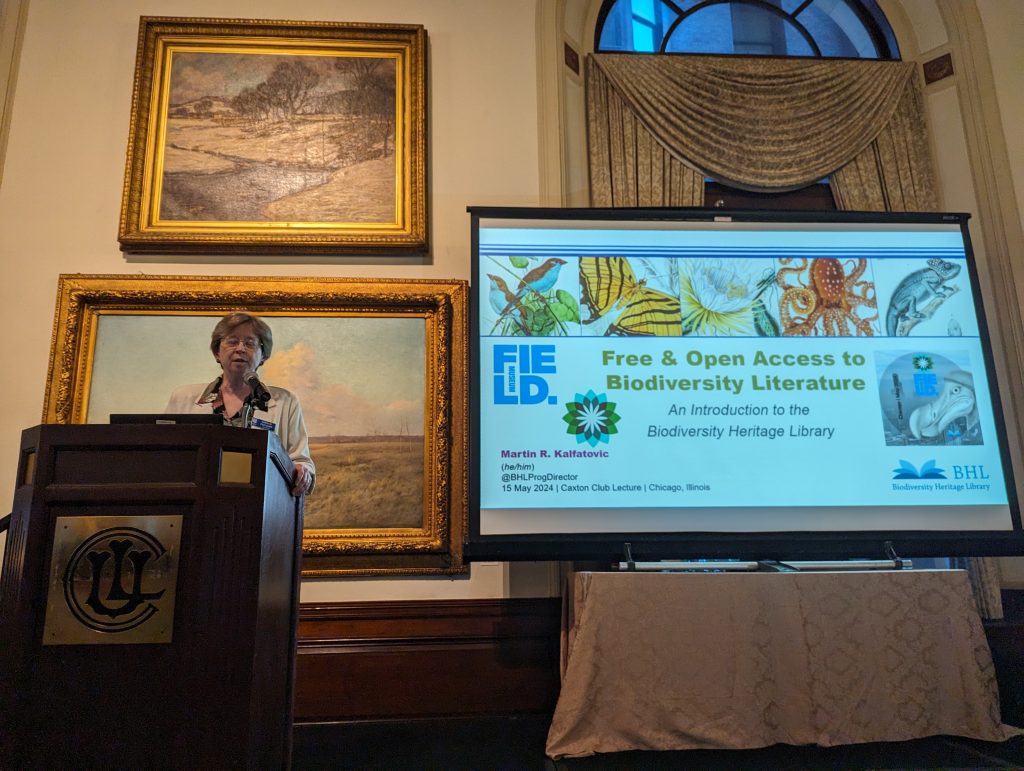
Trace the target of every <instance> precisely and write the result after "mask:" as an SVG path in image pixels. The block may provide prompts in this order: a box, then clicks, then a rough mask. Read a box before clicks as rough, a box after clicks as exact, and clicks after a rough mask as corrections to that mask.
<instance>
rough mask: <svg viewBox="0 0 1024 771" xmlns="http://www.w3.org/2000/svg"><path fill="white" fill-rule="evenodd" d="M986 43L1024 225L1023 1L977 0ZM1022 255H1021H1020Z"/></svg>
mask: <svg viewBox="0 0 1024 771" xmlns="http://www.w3.org/2000/svg"><path fill="white" fill-rule="evenodd" d="M976 2H977V4H978V11H979V12H980V13H981V20H982V23H983V24H984V25H985V39H986V42H987V43H988V53H989V59H990V61H991V62H992V76H993V80H994V81H995V88H996V97H997V98H998V100H999V113H1000V117H1001V118H1002V125H1003V135H1004V137H1005V140H1006V150H1007V153H1008V154H1009V156H1010V172H1011V174H1012V175H1013V188H1014V192H1015V194H1016V196H1017V212H1018V214H1019V215H1020V221H1021V225H1022V227H1024V130H1022V127H1024V83H1022V82H1021V81H1022V80H1024V2H1021V0H976ZM1021 257H1024V255H1021Z"/></svg>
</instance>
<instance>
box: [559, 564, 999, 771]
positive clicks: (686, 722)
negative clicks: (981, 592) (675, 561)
mask: <svg viewBox="0 0 1024 771" xmlns="http://www.w3.org/2000/svg"><path fill="white" fill-rule="evenodd" d="M568 591H569V593H570V596H568V597H566V618H565V625H564V629H563V645H562V688H561V693H560V696H559V699H558V704H557V707H556V709H555V713H554V717H553V720H552V724H551V729H550V733H549V735H548V742H547V753H548V755H549V756H551V757H554V758H558V757H579V756H585V755H590V754H593V753H596V752H615V751H624V750H635V749H641V750H642V749H665V750H669V749H698V748H715V749H721V748H735V749H743V748H753V747H764V746H768V745H771V744H776V743H786V744H793V745H801V744H817V745H821V746H833V745H839V744H851V743H858V742H877V741H900V740H905V739H914V738H920V737H924V736H931V735H942V734H944V735H957V736H966V737H972V738H976V739H983V740H988V741H1003V740H1005V739H1007V738H1010V737H1011V736H1014V735H1016V734H1017V733H1019V731H1018V730H1017V729H1014V728H1011V727H1009V726H1006V725H1004V724H1003V723H1002V722H1001V719H1000V714H999V696H998V692H997V690H996V681H995V673H994V670H993V667H992V657H991V652H990V651H989V647H988V643H987V640H986V638H985V633H984V630H983V628H982V625H981V620H980V618H979V616H978V612H977V609H976V607H975V605H974V603H973V599H972V596H971V591H970V585H969V582H968V577H967V574H966V573H965V572H964V571H959V570H902V571H895V570H893V571H862V572H843V571H837V572H780V573H743V572H735V573H732V572H707V573H704V572H619V573H616V572H608V573H599V572H580V573H575V574H574V575H573V578H572V586H571V587H570V589H569V590H568Z"/></svg>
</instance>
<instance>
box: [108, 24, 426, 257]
mask: <svg viewBox="0 0 1024 771" xmlns="http://www.w3.org/2000/svg"><path fill="white" fill-rule="evenodd" d="M199 33H202V34H199ZM424 48H425V32H424V31H423V29H422V28H421V27H415V26H410V27H382V26H381V25H344V24H333V25H330V24H329V25H324V24H313V23H302V22H263V21H259V22H257V21H252V22H247V21H241V22H233V21H227V20H215V19H213V20H202V19H172V18H151V17H144V18H143V21H142V27H141V29H140V54H139V61H138V62H137V65H136V91H137V94H136V97H135V100H134V101H133V110H132V132H131V136H130V137H129V151H128V167H127V170H126V182H127V183H128V187H127V191H126V196H125V200H124V203H123V206H122V221H121V234H120V240H121V244H122V248H124V249H125V250H126V251H239V250H241V248H242V247H248V248H249V249H253V248H255V249H258V250H262V251H268V250H275V249H274V247H277V249H276V250H277V251H283V250H284V249H285V248H289V249H291V250H293V251H294V250H301V251H314V252H331V251H334V252H338V253H343V252H346V251H351V250H354V249H355V248H360V249H364V250H365V249H370V250H374V249H377V250H380V249H386V248H392V249H395V250H398V251H401V250H403V249H406V248H415V249H420V250H422V249H423V248H425V246H426V215H425V212H426V202H425V193H424V189H425V182H424V177H425V161H424V156H425V137H424V134H425V126H426V122H425V105H424V99H425V96H424V88H425V87H424V75H423V63H424V53H423V49H424Z"/></svg>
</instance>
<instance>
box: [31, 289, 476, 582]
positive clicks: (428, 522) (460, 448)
mask: <svg viewBox="0 0 1024 771" xmlns="http://www.w3.org/2000/svg"><path fill="white" fill-rule="evenodd" d="M467 308H468V288H467V284H466V282H465V281H456V280H450V281H433V280H405V281H390V280H384V279H345V278H315V279H313V278H273V277H256V278H241V279H240V278H231V277H226V276H146V277H138V276H127V275H84V274H70V275H69V274H65V275H61V276H60V279H59V284H58V294H57V308H56V314H55V318H54V330H53V337H52V341H51V349H50V364H49V372H48V374H47V390H46V395H45V398H44V403H43V421H44V422H46V423H82V422H85V416H86V412H87V400H88V393H89V384H90V380H91V375H92V368H93V355H94V351H95V347H96V342H97V330H98V322H99V318H100V317H101V316H102V315H109V314H118V315H127V316H132V315H139V316H142V315H146V316H153V315H168V316H172V315H202V316H216V315H220V314H223V313H227V312H229V311H231V310H237V309H245V310H248V311H252V312H254V313H258V314H263V315H268V316H269V315H277V316H293V315H294V316H312V315H317V316H338V317H353V316H355V317H374V316H380V317H386V318H393V317H396V316H409V317H415V318H422V319H424V320H425V322H426V348H425V351H426V372H425V379H424V382H425V394H424V427H423V428H424V458H423V463H424V506H423V510H424V521H423V523H422V527H419V528H392V529H386V528H373V529H362V530H357V529H324V530H307V531H306V532H305V534H304V537H303V555H304V559H303V575H304V576H310V577H314V576H333V575H385V574H457V573H463V572H465V571H466V566H465V564H464V562H463V553H462V542H463V535H464V530H465V523H466V511H467V506H468V480H467V472H466V468H467V458H468V431H467V428H468V426H467V420H468V416H467V409H468V407H467V405H468V379H467V378H468V375H467V333H466V323H467Z"/></svg>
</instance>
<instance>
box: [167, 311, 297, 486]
mask: <svg viewBox="0 0 1024 771" xmlns="http://www.w3.org/2000/svg"><path fill="white" fill-rule="evenodd" d="M273 348H274V336H273V333H271V331H270V327H269V326H268V325H267V323H266V322H265V321H263V320H262V319H260V318H258V317H256V316H253V315H252V314H249V313H229V314H228V315H227V316H225V317H224V318H222V319H221V320H220V321H218V322H217V326H215V327H214V328H213V334H212V335H211V338H210V350H211V351H212V352H213V358H214V359H216V360H217V363H218V364H219V365H220V368H221V375H220V377H218V378H217V379H216V380H214V381H213V382H212V383H209V384H207V385H204V384H202V383H197V384H195V385H187V386H181V387H180V388H176V389H175V390H174V392H173V393H172V394H171V398H170V401H169V402H168V403H167V408H166V409H165V410H164V412H166V413H169V414H171V413H173V414H197V413H209V414H219V415H222V416H223V418H224V425H228V426H238V427H240V428H259V429H263V430H265V431H273V432H274V433H276V434H277V436H278V438H279V439H280V440H281V445H282V446H283V447H284V449H285V450H286V451H287V453H288V456H289V457H290V458H291V459H292V461H293V462H294V463H295V476H294V478H293V479H292V495H303V494H305V493H308V492H310V491H311V490H312V489H313V485H314V483H315V480H316V467H315V466H314V465H313V459H312V458H310V456H309V436H308V435H307V433H306V424H305V422H303V420H302V407H301V406H300V405H299V400H298V399H297V398H296V397H295V395H294V394H292V393H290V392H289V391H286V390H285V389H284V388H278V387H277V386H264V385H263V383H261V382H260V379H259V376H258V375H257V374H256V372H257V370H258V369H259V367H260V365H261V364H263V362H265V361H266V360H267V359H269V358H270V354H271V352H272V351H273Z"/></svg>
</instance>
